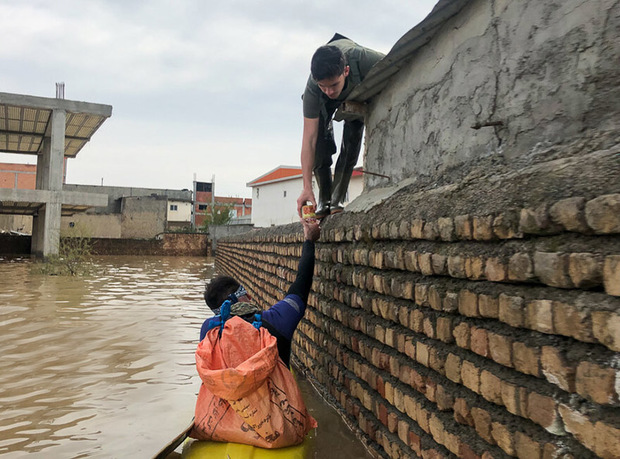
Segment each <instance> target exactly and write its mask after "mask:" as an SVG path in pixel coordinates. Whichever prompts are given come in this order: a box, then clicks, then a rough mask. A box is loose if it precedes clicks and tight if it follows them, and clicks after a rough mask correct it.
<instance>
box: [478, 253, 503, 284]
mask: <svg viewBox="0 0 620 459" xmlns="http://www.w3.org/2000/svg"><path fill="white" fill-rule="evenodd" d="M484 275H485V276H486V278H487V279H488V280H490V281H492V282H503V281H505V280H506V279H507V278H508V266H506V264H505V263H504V262H503V261H502V259H501V258H489V259H487V261H486V264H485V266H484Z"/></svg>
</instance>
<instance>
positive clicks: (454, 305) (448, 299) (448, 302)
mask: <svg viewBox="0 0 620 459" xmlns="http://www.w3.org/2000/svg"><path fill="white" fill-rule="evenodd" d="M458 307H459V294H458V293H456V292H446V294H445V296H444V297H443V310H444V311H446V312H454V311H456V310H457V309H458Z"/></svg>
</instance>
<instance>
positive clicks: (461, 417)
mask: <svg viewBox="0 0 620 459" xmlns="http://www.w3.org/2000/svg"><path fill="white" fill-rule="evenodd" d="M454 420H455V421H456V422H458V423H459V424H464V425H468V426H473V425H474V419H473V418H472V416H471V409H470V407H469V405H468V404H467V401H466V400H465V399H464V398H456V399H455V400H454Z"/></svg>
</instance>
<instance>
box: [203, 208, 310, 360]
mask: <svg viewBox="0 0 620 459" xmlns="http://www.w3.org/2000/svg"><path fill="white" fill-rule="evenodd" d="M301 222H302V226H303V231H304V239H305V240H304V242H303V246H302V252H301V258H300V260H299V267H298V269H297V276H296V278H295V281H294V282H293V283H292V284H291V286H290V288H289V289H288V292H287V294H286V296H285V297H284V298H283V299H282V300H280V301H278V302H277V303H276V304H274V305H273V306H271V307H270V308H269V309H267V310H265V311H263V310H262V308H260V307H259V306H258V305H256V304H255V303H254V302H253V300H252V298H251V297H250V295H249V294H248V292H247V291H246V290H245V288H244V287H243V286H242V285H241V283H239V282H238V281H237V280H236V279H235V278H233V277H230V276H223V275H222V276H217V277H215V278H214V279H213V280H212V281H211V282H210V283H209V284H208V285H207V287H206V289H205V292H204V298H205V302H206V303H207V306H209V308H211V310H212V311H213V312H214V313H215V317H210V318H208V319H207V320H205V321H204V323H203V324H202V327H201V329H200V341H202V340H203V339H204V338H205V336H206V335H207V332H208V331H209V330H211V329H212V328H215V327H217V326H219V324H220V321H221V318H220V307H222V305H223V304H224V303H225V302H226V301H227V300H229V301H230V303H231V306H230V315H231V316H239V317H242V318H244V319H245V320H247V321H249V322H256V323H260V324H261V326H262V327H264V328H265V329H266V330H267V331H268V332H269V333H271V335H273V336H274V337H275V338H276V340H277V347H278V354H279V356H280V358H281V359H282V361H283V362H284V363H285V364H286V366H287V367H290V359H291V340H292V338H293V333H294V332H295V329H296V328H297V325H298V324H299V322H300V320H301V319H302V317H303V316H304V313H305V311H306V303H307V301H308V295H309V294H310V288H311V287H312V277H313V275H314V245H315V244H314V243H315V242H316V241H317V240H318V239H319V237H320V235H321V230H320V227H319V224H318V221H317V220H316V219H302V220H301Z"/></svg>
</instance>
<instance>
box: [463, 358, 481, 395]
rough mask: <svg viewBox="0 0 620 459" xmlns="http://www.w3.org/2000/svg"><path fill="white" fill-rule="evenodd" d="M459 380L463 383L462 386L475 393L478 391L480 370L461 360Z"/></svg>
mask: <svg viewBox="0 0 620 459" xmlns="http://www.w3.org/2000/svg"><path fill="white" fill-rule="evenodd" d="M461 380H462V381H463V385H464V386H465V387H467V388H468V389H471V390H473V391H474V392H476V393H478V392H479V391H480V370H479V369H478V367H476V365H474V364H473V363H471V362H469V361H468V360H463V362H462V365H461Z"/></svg>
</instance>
